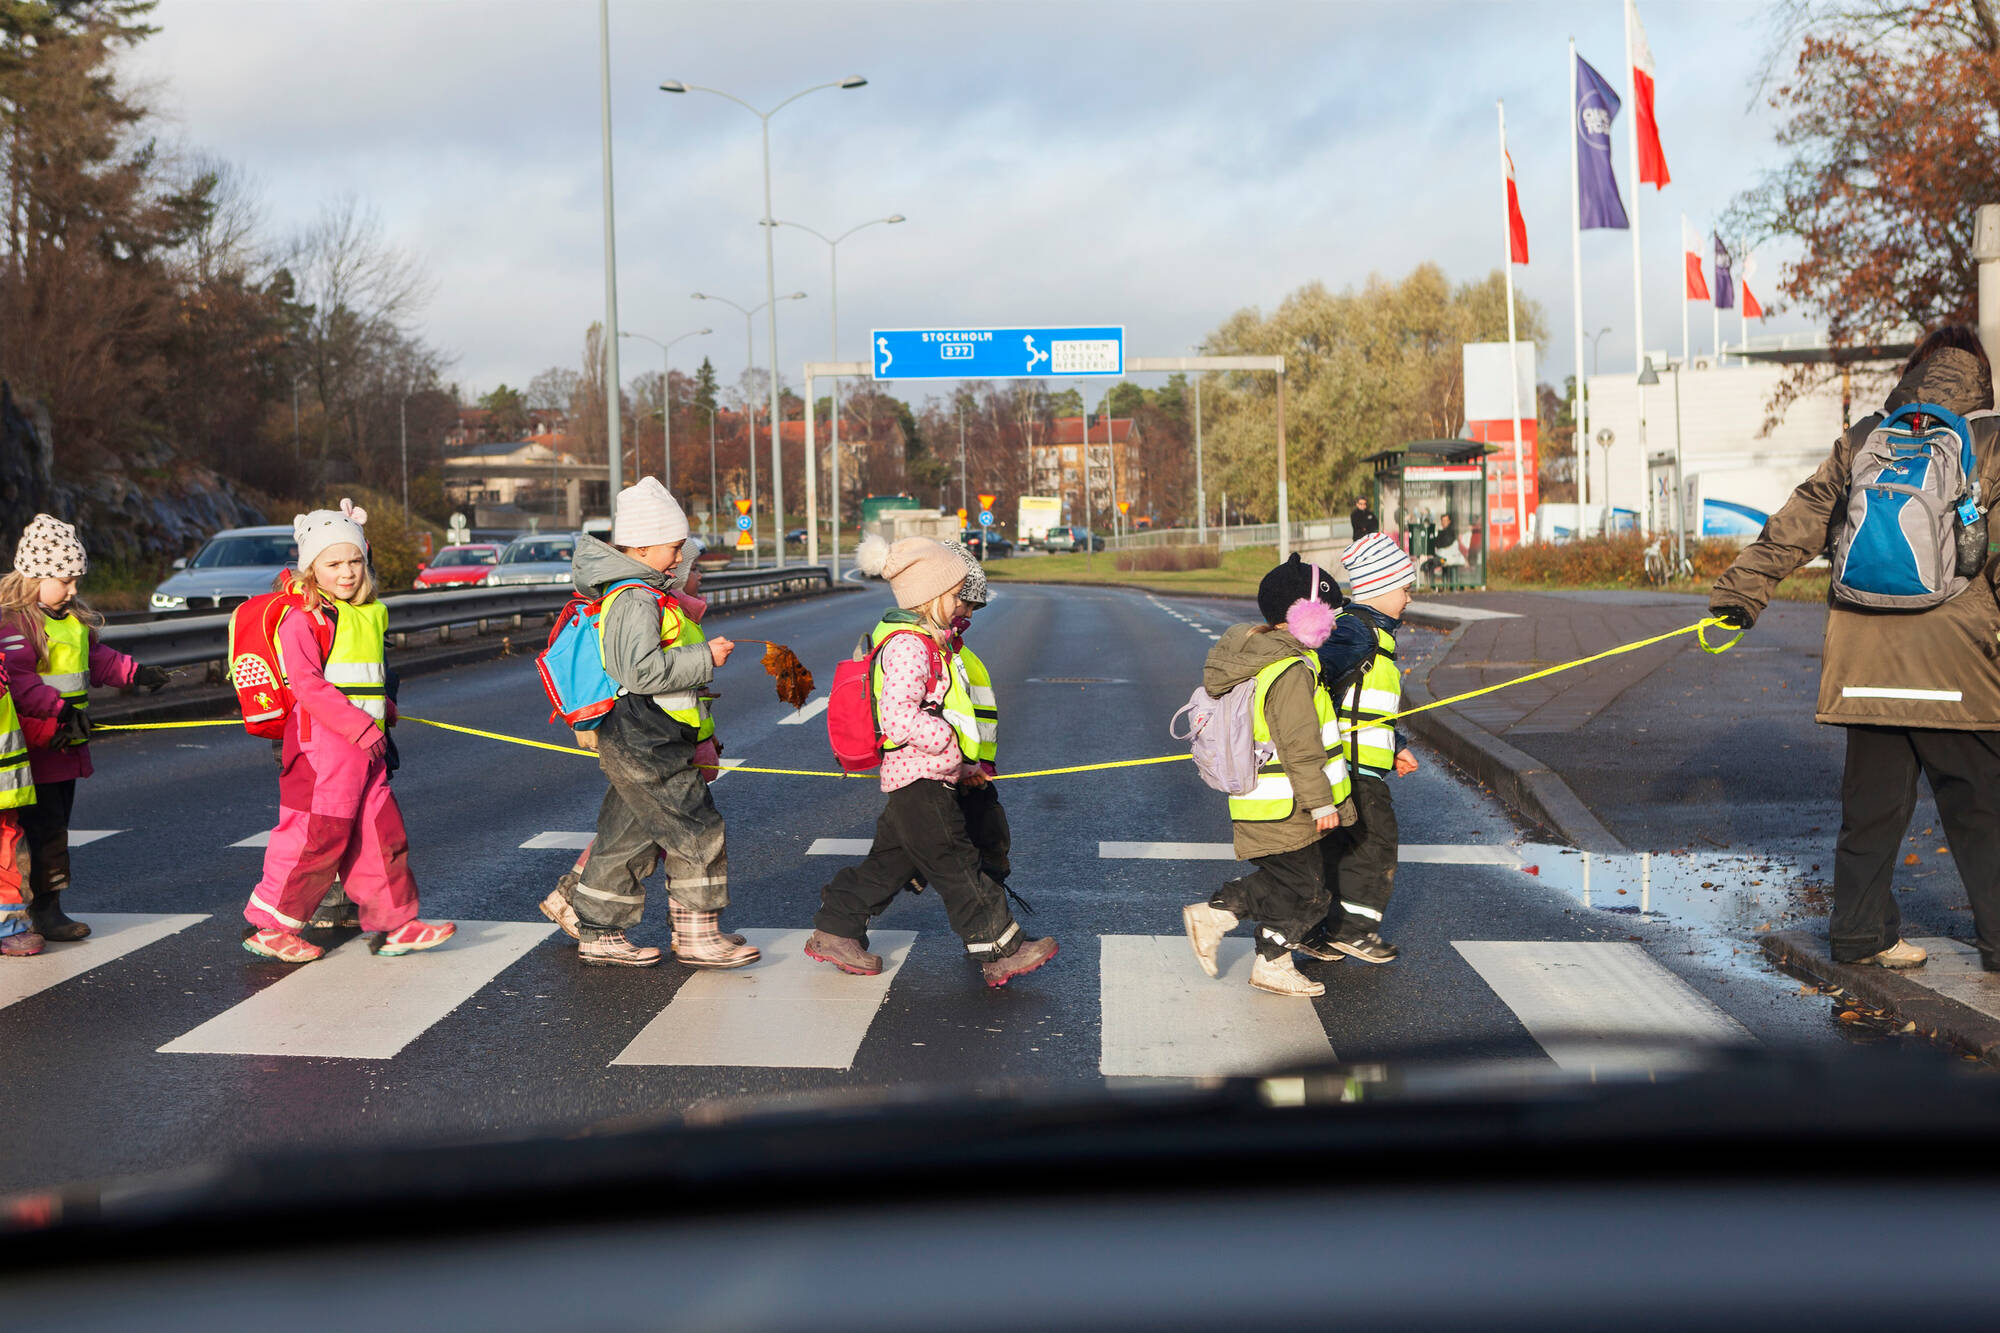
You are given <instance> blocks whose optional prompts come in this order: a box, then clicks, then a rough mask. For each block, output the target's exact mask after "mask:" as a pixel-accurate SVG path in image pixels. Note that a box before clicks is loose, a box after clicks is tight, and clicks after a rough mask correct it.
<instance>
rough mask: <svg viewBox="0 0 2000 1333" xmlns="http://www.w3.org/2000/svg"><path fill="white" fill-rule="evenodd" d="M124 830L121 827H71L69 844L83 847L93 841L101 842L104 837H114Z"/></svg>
mask: <svg viewBox="0 0 2000 1333" xmlns="http://www.w3.org/2000/svg"><path fill="white" fill-rule="evenodd" d="M126 831H127V830H125V829H122V828H73V829H71V830H70V831H69V845H70V846H72V847H84V846H88V845H89V844H91V843H93V842H101V841H102V840H104V839H105V838H111V837H116V836H117V835H118V834H120V833H124V832H126Z"/></svg>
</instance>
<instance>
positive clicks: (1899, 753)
mask: <svg viewBox="0 0 2000 1333" xmlns="http://www.w3.org/2000/svg"><path fill="white" fill-rule="evenodd" d="M1919 770H1921V771H1922V772H1923V775H1924V777H1925V778H1926V779H1928V780H1929V782H1930V785H1931V795H1932V796H1933V797H1935V798H1936V800H1937V807H1938V816H1939V818H1940V819H1941V820H1942V821H1943V822H1944V836H1945V842H1946V844H1947V845H1949V846H1950V848H1951V856H1952V860H1953V861H1954V862H1956V863H1957V865H1958V875H1959V878H1960V879H1962V880H1963V881H1964V882H1965V894H1966V897H1967V898H1968V899H1969V900H1970V901H1971V903H1972V926H1973V931H1974V934H1975V935H1976V936H1977V943H1978V945H1979V954H1980V957H1981V959H1982V960H1983V961H1984V962H1985V964H1986V966H1987V967H1989V968H1993V967H2000V733H1995V732H1990V731H1928V730H1921V729H1918V728H1912V727H1849V728H1848V729H1847V769H1846V772H1845V773H1844V774H1843V775H1842V777H1841V780H1840V841H1839V842H1838V843H1837V844H1836V845H1835V848H1834V858H1833V921H1832V923H1831V925H1830V926H1829V927H1828V930H1827V935H1828V942H1829V944H1831V946H1832V949H1833V957H1834V961H1835V962H1842V963H1852V962H1857V961H1859V960H1861V959H1863V958H1866V957H1868V956H1869V955H1870V954H1874V953H1879V952H1881V951H1882V950H1884V949H1886V948H1888V947H1889V946H1890V945H1892V944H1894V943H1895V942H1896V941H1897V939H1898V938H1899V937H1900V935H1901V932H1902V920H1903V914H1902V912H1901V910H1900V909H1899V908H1898V907H1897V906H1896V895H1895V891H1894V889H1893V887H1892V885H1891V883H1890V881H1891V880H1892V878H1893V877H1894V875H1895V866H1896V858H1897V855H1898V853H1900V852H1901V851H1902V850H1903V833H1904V831H1905V830H1906V829H1908V828H1909V826H1910V815H1911V813H1912V812H1913V811H1914V810H1915V809H1916V804H1917V773H1918V771H1919Z"/></svg>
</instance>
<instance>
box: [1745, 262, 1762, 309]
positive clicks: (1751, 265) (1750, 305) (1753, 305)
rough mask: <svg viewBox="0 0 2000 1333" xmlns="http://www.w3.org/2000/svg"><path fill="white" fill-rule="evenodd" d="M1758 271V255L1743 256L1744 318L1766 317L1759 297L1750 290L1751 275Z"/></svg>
mask: <svg viewBox="0 0 2000 1333" xmlns="http://www.w3.org/2000/svg"><path fill="white" fill-rule="evenodd" d="M1756 271H1757V256H1756V255H1754V254H1752V255H1745V256H1743V318H1744V319H1746V320H1751V319H1762V318H1764V307H1763V306H1761V305H1759V304H1757V298H1756V297H1755V296H1754V295H1752V294H1751V291H1750V277H1751V275H1752V274H1754V273H1755V272H1756Z"/></svg>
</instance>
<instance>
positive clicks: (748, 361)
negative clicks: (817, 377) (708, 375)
mask: <svg viewBox="0 0 2000 1333" xmlns="http://www.w3.org/2000/svg"><path fill="white" fill-rule="evenodd" d="M693 299H694V300H697V301H720V302H722V304H724V305H726V306H728V307H729V308H730V309H731V310H734V311H736V312H737V313H738V314H740V315H742V316H743V368H744V369H745V370H754V369H755V368H756V365H757V353H756V350H755V348H754V346H753V345H752V341H751V339H752V334H751V327H752V326H751V320H752V319H754V318H755V317H756V314H757V312H758V311H759V310H762V309H763V308H764V306H766V305H769V304H770V302H768V301H765V302H763V303H762V304H759V305H753V306H751V307H750V308H749V309H747V310H746V309H744V308H743V307H742V306H740V305H738V304H736V302H734V301H732V300H730V299H729V298H728V297H726V296H711V295H709V294H708V293H707V292H696V293H695V294H694V297H693ZM778 299H779V300H781V301H803V300H805V299H806V294H805V293H804V292H793V293H792V294H791V295H789V296H781V297H779V298H778ZM777 380H778V372H777V369H776V360H775V358H774V359H773V362H772V371H771V382H772V383H773V384H776V383H777ZM776 397H777V395H776V394H775V393H774V394H773V395H772V398H773V403H774V406H775V400H776ZM749 415H750V568H752V569H755V568H757V408H756V405H755V404H751V405H750V407H749ZM777 438H778V427H777V425H776V422H775V420H774V421H773V424H772V426H771V439H772V441H773V442H774V449H773V452H775V442H776V440H777ZM771 521H772V522H773V523H775V524H777V526H778V558H779V560H780V561H782V560H783V559H784V555H785V533H784V527H785V516H784V515H783V514H782V513H773V514H772V516H771Z"/></svg>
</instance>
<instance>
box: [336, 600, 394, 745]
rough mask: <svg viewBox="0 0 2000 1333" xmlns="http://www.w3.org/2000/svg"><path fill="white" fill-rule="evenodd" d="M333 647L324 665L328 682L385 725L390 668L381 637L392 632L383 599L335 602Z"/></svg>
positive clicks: (348, 699) (352, 702)
mask: <svg viewBox="0 0 2000 1333" xmlns="http://www.w3.org/2000/svg"><path fill="white" fill-rule="evenodd" d="M333 613H334V619H333V647H332V648H330V649H328V650H327V654H326V664H325V665H324V666H323V667H322V668H321V672H322V674H324V675H325V676H326V683H327V684H329V685H331V686H333V687H334V688H335V689H337V690H339V691H340V692H341V693H342V694H344V695H346V696H347V702H349V703H351V704H353V705H354V706H355V707H356V708H359V709H360V710H361V711H362V712H364V713H366V714H368V716H370V717H372V718H374V719H375V725H376V726H378V727H386V726H387V725H388V717H389V670H388V667H387V665H386V664H385V663H384V662H383V661H382V649H383V643H382V640H383V639H384V638H385V637H386V636H387V634H388V632H389V608H388V607H386V606H384V605H383V604H382V603H380V602H363V603H361V604H360V605H358V606H357V605H355V604H354V603H352V602H335V603H334V604H333Z"/></svg>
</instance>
